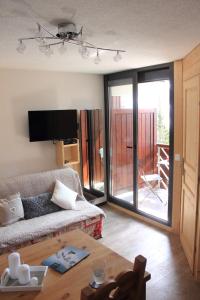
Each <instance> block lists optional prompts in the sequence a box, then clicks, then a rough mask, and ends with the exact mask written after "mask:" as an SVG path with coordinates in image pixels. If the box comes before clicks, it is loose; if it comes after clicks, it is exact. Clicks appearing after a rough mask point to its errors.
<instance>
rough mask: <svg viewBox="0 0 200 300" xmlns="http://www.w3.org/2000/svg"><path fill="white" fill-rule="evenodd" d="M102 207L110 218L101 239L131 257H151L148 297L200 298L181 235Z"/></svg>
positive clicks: (162, 299)
mask: <svg viewBox="0 0 200 300" xmlns="http://www.w3.org/2000/svg"><path fill="white" fill-rule="evenodd" d="M102 208H103V210H104V211H105V213H106V215H107V218H106V220H105V224H104V230H103V238H102V239H101V240H99V241H100V242H101V243H103V244H104V245H106V246H108V247H109V248H111V249H112V250H114V251H116V252H117V253H119V254H120V255H122V256H124V257H125V258H127V259H129V260H133V259H134V257H135V256H137V255H138V254H142V255H144V256H145V257H146V258H147V271H149V272H150V273H151V276H152V279H151V280H150V281H149V282H148V284H147V300H200V283H197V282H196V281H194V280H193V278H192V275H191V272H190V269H189V266H188V263H187V260H186V257H185V255H184V252H183V250H182V247H181V244H180V241H179V237H178V236H177V235H174V234H172V233H167V232H165V231H161V230H159V229H155V228H154V227H151V226H150V225H146V224H145V223H142V222H140V221H138V220H135V219H134V218H132V217H130V216H128V215H126V214H125V213H123V212H119V211H118V210H117V209H114V208H110V207H109V205H108V204H106V205H104V206H102Z"/></svg>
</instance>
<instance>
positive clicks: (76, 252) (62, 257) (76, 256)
mask: <svg viewBox="0 0 200 300" xmlns="http://www.w3.org/2000/svg"><path fill="white" fill-rule="evenodd" d="M89 254H90V253H89V251H88V250H85V249H79V248H76V247H73V246H68V247H65V248H63V249H61V250H59V251H58V252H56V253H55V254H53V255H51V256H49V257H48V258H47V259H45V260H43V261H42V265H44V266H48V267H50V268H52V269H54V270H55V271H57V272H59V273H65V272H67V271H68V270H69V269H71V268H72V267H74V266H75V265H77V264H78V263H79V262H80V261H82V260H83V259H84V258H86V257H87V256H88V255H89Z"/></svg>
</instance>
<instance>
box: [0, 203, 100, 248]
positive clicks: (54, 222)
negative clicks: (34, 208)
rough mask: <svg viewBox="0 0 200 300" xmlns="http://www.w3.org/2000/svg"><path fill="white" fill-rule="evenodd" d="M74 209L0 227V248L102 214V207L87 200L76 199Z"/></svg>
mask: <svg viewBox="0 0 200 300" xmlns="http://www.w3.org/2000/svg"><path fill="white" fill-rule="evenodd" d="M76 203H77V204H76V210H62V211H59V212H55V213H51V214H48V215H44V216H41V217H37V218H33V219H30V220H22V221H19V222H17V223H14V224H11V225H8V226H5V227H0V249H1V250H3V249H4V248H7V247H10V246H12V245H13V246H14V245H16V244H22V243H24V242H26V241H29V240H34V239H37V238H39V237H41V236H43V235H47V234H49V233H52V232H56V231H57V230H58V229H60V228H62V227H64V226H66V225H68V224H69V225H70V224H73V223H76V222H80V221H83V220H87V219H89V218H91V217H95V216H98V215H101V216H104V212H103V210H102V209H100V208H98V207H96V206H94V205H92V204H90V203H89V202H88V201H86V200H83V201H77V202H76Z"/></svg>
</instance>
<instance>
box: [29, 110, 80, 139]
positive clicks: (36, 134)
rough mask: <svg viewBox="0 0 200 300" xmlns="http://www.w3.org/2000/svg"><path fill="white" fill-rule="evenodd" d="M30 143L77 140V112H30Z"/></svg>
mask: <svg viewBox="0 0 200 300" xmlns="http://www.w3.org/2000/svg"><path fill="white" fill-rule="evenodd" d="M28 121H29V139H30V142H38V141H49V140H67V139H71V138H77V111H76V110H40V111H28Z"/></svg>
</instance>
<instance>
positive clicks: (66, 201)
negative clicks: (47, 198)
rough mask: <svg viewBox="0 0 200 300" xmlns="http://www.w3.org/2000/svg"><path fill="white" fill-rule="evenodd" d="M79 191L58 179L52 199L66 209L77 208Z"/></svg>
mask: <svg viewBox="0 0 200 300" xmlns="http://www.w3.org/2000/svg"><path fill="white" fill-rule="evenodd" d="M77 195H78V193H76V192H74V191H72V190H71V189H70V188H68V187H67V186H66V185H64V184H63V183H62V182H60V181H59V180H56V184H55V187H54V192H53V195H52V198H51V201H52V202H53V203H55V204H57V205H58V206H60V207H62V208H64V209H75V208H76V198H77Z"/></svg>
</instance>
